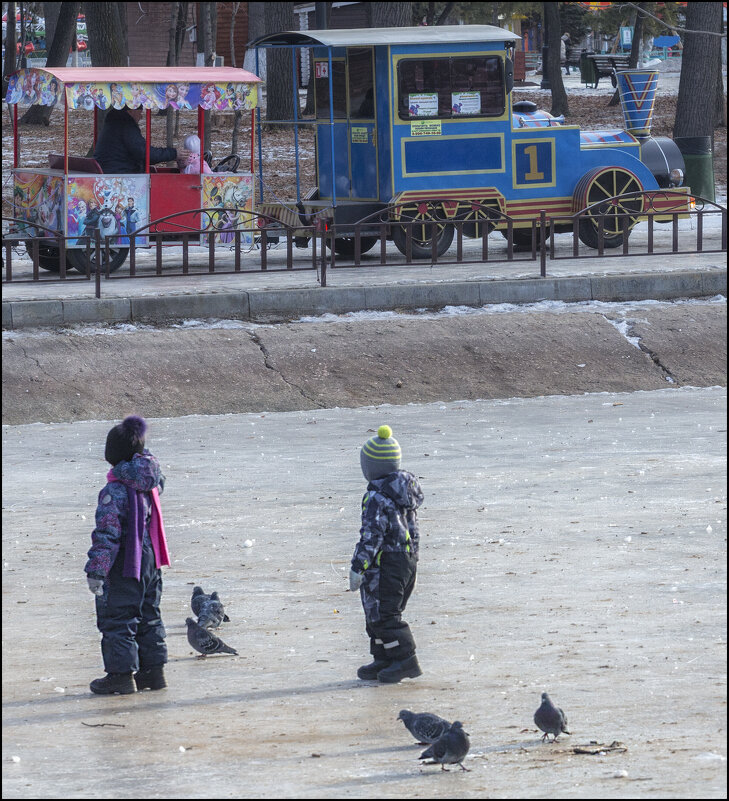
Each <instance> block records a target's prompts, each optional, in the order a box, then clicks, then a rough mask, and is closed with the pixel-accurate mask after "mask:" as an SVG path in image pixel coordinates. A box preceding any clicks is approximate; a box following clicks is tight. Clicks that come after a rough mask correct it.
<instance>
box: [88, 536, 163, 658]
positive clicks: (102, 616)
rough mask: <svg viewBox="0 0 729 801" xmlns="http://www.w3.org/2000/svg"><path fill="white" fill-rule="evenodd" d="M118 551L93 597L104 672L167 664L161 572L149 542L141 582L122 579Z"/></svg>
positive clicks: (143, 561)
mask: <svg viewBox="0 0 729 801" xmlns="http://www.w3.org/2000/svg"><path fill="white" fill-rule="evenodd" d="M123 568H124V550H123V549H122V550H120V551H119V554H118V555H117V557H116V559H115V560H114V564H113V565H112V567H111V571H110V572H109V575H108V576H107V577H106V581H105V582H104V594H103V595H101V596H98V597H97V598H96V625H97V627H98V629H99V631H100V632H101V635H102V636H101V654H102V656H103V658H104V670H105V671H106V672H107V673H129V672H130V671H137V670H144V669H145V668H150V667H155V666H157V665H164V664H165V662H167V645H166V643H165V633H166V632H165V627H164V624H163V623H162V618H161V616H160V609H159V605H160V600H161V598H162V571H161V570H160V569H159V568H158V567H156V566H155V559H154V551H153V550H152V545H151V543H149V542H145V543H144V546H143V548H142V570H141V577H140V580H139V581H137V579H133V578H124V577H123V576H122V570H123Z"/></svg>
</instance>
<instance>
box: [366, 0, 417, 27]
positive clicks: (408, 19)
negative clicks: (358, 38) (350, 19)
mask: <svg viewBox="0 0 729 801" xmlns="http://www.w3.org/2000/svg"><path fill="white" fill-rule="evenodd" d="M368 6H369V9H368V10H369V13H370V14H371V17H370V19H371V27H372V28H403V27H409V26H411V25H412V24H413V4H412V3H368Z"/></svg>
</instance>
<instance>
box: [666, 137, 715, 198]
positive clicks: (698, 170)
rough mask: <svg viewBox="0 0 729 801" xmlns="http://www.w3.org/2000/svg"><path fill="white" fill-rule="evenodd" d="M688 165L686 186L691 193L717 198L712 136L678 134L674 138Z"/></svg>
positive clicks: (685, 177) (697, 195) (684, 181)
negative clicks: (689, 188)
mask: <svg viewBox="0 0 729 801" xmlns="http://www.w3.org/2000/svg"><path fill="white" fill-rule="evenodd" d="M674 141H675V142H676V146H677V147H678V149H679V150H680V151H681V154H682V155H683V160H684V163H685V165H686V175H685V176H684V179H683V183H684V186H690V187H691V194H692V195H696V197H703V198H706V199H707V200H716V195H715V193H714V155H713V153H712V152H711V137H710V136H677V137H676V139H675V140H674Z"/></svg>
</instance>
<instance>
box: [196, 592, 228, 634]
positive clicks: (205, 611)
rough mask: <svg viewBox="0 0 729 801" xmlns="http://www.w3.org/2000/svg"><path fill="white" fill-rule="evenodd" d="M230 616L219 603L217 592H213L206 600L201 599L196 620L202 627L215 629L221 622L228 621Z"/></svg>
mask: <svg viewBox="0 0 729 801" xmlns="http://www.w3.org/2000/svg"><path fill="white" fill-rule="evenodd" d="M229 620H230V618H229V617H228V615H226V614H225V607H224V606H223V604H222V603H220V599H219V598H218V593H217V592H213V593H211V594H210V597H209V598H208V600H207V601H203V603H202V606H201V608H200V614H199V615H198V617H197V622H198V623H199V624H200V625H201V626H202V627H203V628H204V629H217V628H218V626H219V625H220V624H221V623H222V622H223V621H225V622H228V621H229Z"/></svg>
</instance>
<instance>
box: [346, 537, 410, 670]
mask: <svg viewBox="0 0 729 801" xmlns="http://www.w3.org/2000/svg"><path fill="white" fill-rule="evenodd" d="M417 564H418V562H417V559H415V558H414V557H413V556H411V555H410V554H408V553H405V552H401V551H383V552H381V554H380V557H379V565H378V564H374V565H370V567H368V568H367V570H366V571H365V574H364V581H363V582H362V586H361V587H360V595H361V598H362V607H363V608H364V613H365V625H366V629H367V634H368V635H369V638H370V653H371V654H372V656H373V657H374V658H375V659H389V660H390V661H401V660H403V659H407V658H408V657H409V656H412V655H413V654H414V653H415V640H414V639H413V635H412V632H411V631H410V626H408V624H407V623H406V622H405V621H404V620H403V619H402V613H403V612H404V611H405V607H406V606H407V602H408V599H409V598H410V595H411V594H412V591H413V588H414V587H415V576H416V572H417Z"/></svg>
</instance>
